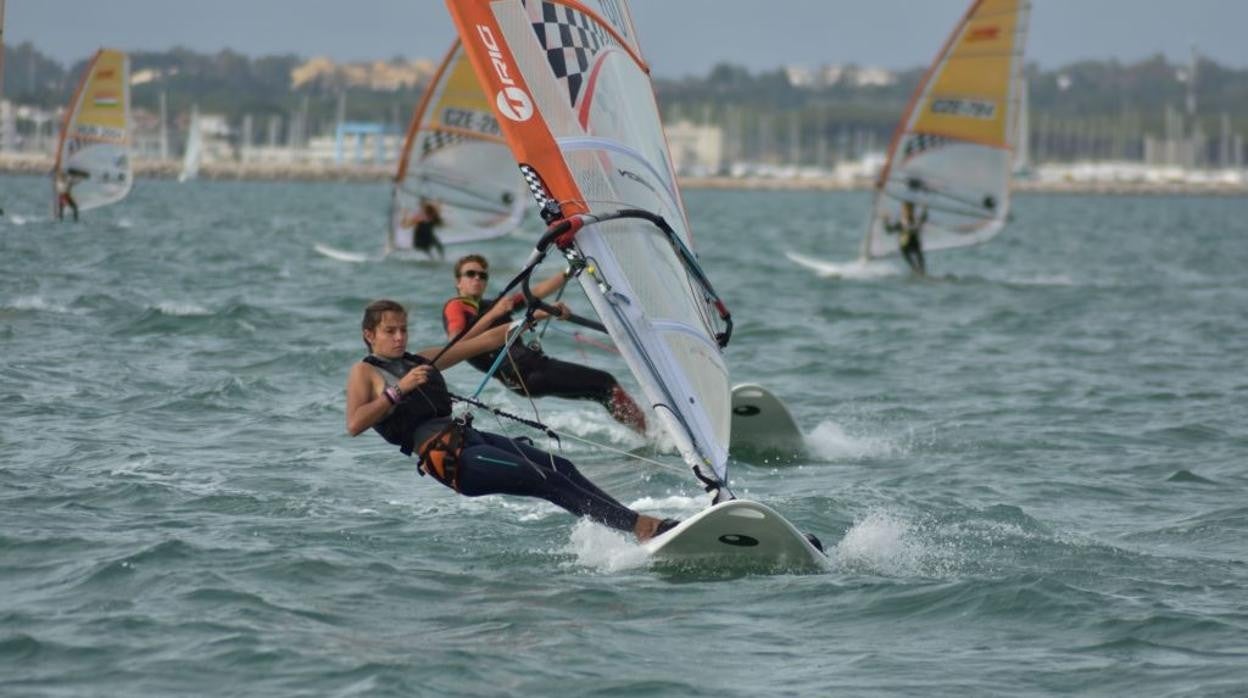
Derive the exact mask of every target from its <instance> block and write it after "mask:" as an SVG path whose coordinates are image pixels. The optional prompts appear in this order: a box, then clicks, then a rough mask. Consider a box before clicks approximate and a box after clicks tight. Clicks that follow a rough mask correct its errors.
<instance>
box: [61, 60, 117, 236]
mask: <svg viewBox="0 0 1248 698" xmlns="http://www.w3.org/2000/svg"><path fill="white" fill-rule="evenodd" d="M130 124H131V122H130V59H129V57H128V56H127V55H126V54H124V53H122V52H120V51H114V50H110V49H100V50H99V51H98V52H96V54H95V56H94V57H93V58H92V59H91V61H90V63H88V64H87V69H86V72H85V73H84V74H83V76H82V79H81V81H80V82H79V84H78V89H77V90H76V91H75V92H74V96H73V99H72V100H71V101H70V104H69V109H68V110H67V112H66V114H65V121H64V122H63V124H62V125H61V138H60V141H59V142H58V143H57V148H56V161H55V165H54V167H53V171H54V172H60V171H64V172H66V173H68V174H69V175H70V176H71V177H73V178H74V179H75V185H74V188H73V196H74V199H75V200H76V201H77V203H78V208H79V210H83V211H85V210H88V209H92V208H97V207H99V206H105V205H107V204H111V203H115V202H117V201H120V200H121V199H123V198H125V196H126V194H128V193H130V187H131V186H132V184H133V181H134V173H133V170H132V168H131V163H130ZM55 197H56V193H55V187H54V188H53V207H54V208H55V206H56V199H55Z"/></svg>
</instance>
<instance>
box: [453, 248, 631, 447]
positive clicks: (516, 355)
mask: <svg viewBox="0 0 1248 698" xmlns="http://www.w3.org/2000/svg"><path fill="white" fill-rule="evenodd" d="M489 268H490V263H489V262H488V261H487V260H486V259H485V257H483V256H481V255H479V254H470V255H467V256H465V257H461V258H460V259H459V260H458V261H456V262H455V269H454V272H455V290H456V291H457V292H458V293H459V295H458V296H456V297H455V298H452V299H450V300H448V301H447V302H446V303H445V304H444V305H443V306H442V326H443V328H444V329H445V330H446V335H447V337H448V338H451V339H454V338H455V337H456V336H458V335H459V334H460V333H461V332H463V331H464V328H466V327H468V326H469V325H470V324H472V321H473V319H474V318H476V316H477V315H478V314H482V316H481V320H480V321H479V322H477V323H476V324H475V325H472V329H470V330H468V332H467V334H465V335H464V339H468V338H471V337H475V336H477V335H478V334H480V333H482V332H485V331H487V330H489V329H490V328H492V327H498V326H499V325H505V324H507V323H508V322H510V321H511V312H512V311H513V310H515V309H517V308H522V307H524V303H525V301H524V295H523V294H519V293H517V294H514V295H512V296H508V297H506V298H503V299H502V300H500V301H498V302H497V303H493V302H490V301H487V300H485V288H486V285H487V284H488V283H489V279H490V273H489ZM566 282H567V278H566V277H564V275H563V274H555V275H554V276H551V277H550V278H549V279H546V280H544V281H542V282H540V283H538V284H536V285H535V286H534V287H533V295H534V296H536V297H538V298H544V297H546V296H548V295H550V294H552V293H554V292H555V291H557V290H559V288H561V287H562V286H563V284H564V283H566ZM497 356H498V353H497V352H488V353H486V354H481V355H479V356H476V357H474V358H472V359H470V360H469V362H470V363H471V364H472V365H473V366H474V367H476V368H477V369H478V370H480V371H481V372H483V373H484V372H486V371H489V370H490V367H491V366H492V365H493V364H494V359H495V358H496V357H497ZM494 377H495V378H497V379H498V380H500V381H502V383H503V385H506V386H507V388H508V389H510V390H512V391H513V392H516V393H518V394H520V395H526V396H528V397H546V396H554V397H562V398H567V399H569V400H593V401H594V402H597V403H598V404H600V405H602V406H603V407H605V408H607V411H608V412H610V413H611V416H612V417H613V418H615V420H616V421H617V422H620V423H621V424H623V425H625V426H627V427H629V428H630V429H632V430H634V431H636V432H638V433H640V434H644V433H645V432H646V418H645V415H643V414H642V411H641V408H639V407H638V406H637V403H636V402H634V401H633V399H632V398H631V397H629V395H628V393H627V392H625V391H624V388H622V387H620V384H619V382H618V381H616V380H615V377H614V376H612V375H611V374H610V373H607V372H606V371H600V370H598V369H596V368H590V367H589V366H582V365H580V364H574V363H570V362H567V361H560V360H558V359H552V358H550V357H549V356H547V355H546V353H545V352H543V351H542V349H541V347H540V346H526V345H524V344H522V343H521V342H516V343H514V344H512V346H511V349H510V351H509V352H508V357H507V359H505V360H504V361H503V363H502V365H501V366H499V369H498V371H497V372H495V374H494Z"/></svg>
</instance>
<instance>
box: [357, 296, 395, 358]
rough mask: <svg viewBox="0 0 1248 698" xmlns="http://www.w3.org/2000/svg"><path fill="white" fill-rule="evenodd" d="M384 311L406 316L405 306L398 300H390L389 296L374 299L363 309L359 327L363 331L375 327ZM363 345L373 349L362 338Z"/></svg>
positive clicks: (379, 322)
mask: <svg viewBox="0 0 1248 698" xmlns="http://www.w3.org/2000/svg"><path fill="white" fill-rule="evenodd" d="M386 313H398V314H399V315H402V316H403V317H407V308H404V307H403V305H402V304H401V303H399V302H398V301H392V300H390V299H389V298H382V299H381V300H375V301H373V302H372V303H369V304H368V307H367V308H365V309H364V320H363V321H361V322H360V329H361V330H363V331H364V332H367V331H369V330H375V329H377V326H378V325H380V324H381V316H382V315H385V314H386ZM364 346H366V347H368V350H369V351H372V350H373V345H371V344H369V343H368V340H367V339H365V340H364Z"/></svg>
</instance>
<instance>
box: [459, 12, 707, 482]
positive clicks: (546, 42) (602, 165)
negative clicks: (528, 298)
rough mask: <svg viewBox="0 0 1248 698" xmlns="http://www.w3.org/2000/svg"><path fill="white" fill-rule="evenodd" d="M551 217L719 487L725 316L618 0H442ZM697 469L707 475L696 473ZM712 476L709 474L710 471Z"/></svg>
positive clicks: (664, 407) (674, 433) (621, 343)
mask: <svg viewBox="0 0 1248 698" xmlns="http://www.w3.org/2000/svg"><path fill="white" fill-rule="evenodd" d="M447 5H448V7H449V8H450V10H451V15H452V17H453V18H454V20H455V24H456V26H457V28H458V31H459V37H460V41H461V42H462V43H463V45H464V50H465V52H466V53H467V54H468V57H469V59H470V60H471V61H472V65H473V67H474V68H475V69H476V73H477V76H478V78H479V79H480V80H481V84H482V86H483V87H484V88H485V94H486V95H487V97H488V99H489V100H490V102H491V104H492V106H493V109H494V112H495V114H496V115H497V116H498V121H499V123H500V125H501V126H502V131H503V133H504V134H505V135H506V137H507V142H508V143H509V144H510V146H511V151H512V153H513V155H514V158H515V160H516V161H517V162H518V163H519V164H520V169H521V171H522V172H523V173H524V176H525V179H526V181H527V182H528V183H529V187H530V189H531V191H532V193H533V196H534V198H535V199H536V200H537V202H538V204H539V206H540V207H541V209H542V212H543V216H544V217H545V218H547V222H552V221H562V222H564V223H568V224H571V223H573V222H575V225H576V226H583V227H580V228H576V227H575V226H573V227H572V228H571V229H570V230H574V231H576V232H575V233H574V234H573V233H571V232H570V233H569V235H574V236H573V237H570V238H564V239H563V240H562V241H561V242H560V244H561V246H564V247H565V250H564V252H565V256H567V257H568V259H569V260H571V261H573V262H576V261H578V260H579V261H580V262H581V263H582V264H583V266H582V267H581V273H580V274H579V279H580V282H581V286H582V288H583V289H584V290H585V294H586V296H587V297H588V298H589V300H590V303H591V304H592V305H593V307H594V310H595V311H596V312H597V314H598V317H599V318H600V319H601V320H602V323H603V325H605V326H606V329H607V331H608V332H609V333H610V335H611V338H612V339H613V340H614V342H615V345H616V346H617V347H618V348H619V350H620V354H621V356H622V357H623V359H624V361H625V362H626V363H627V364H628V366H629V368H630V370H631V371H632V373H633V375H634V376H635V377H636V379H637V382H638V384H639V385H640V386H641V389H642V391H643V392H644V394H645V396H646V400H645V402H646V403H647V404H648V405H650V406H651V407H652V409H653V414H654V415H655V416H656V417H657V420H658V422H659V423H660V424H662V425H663V427H664V428H665V430H666V431H667V433H668V435H670V436H671V438H672V439H673V441H674V442H675V443H676V445H677V447H678V448H679V450H680V452H681V454H682V456H683V457H684V460H685V462H686V463H687V464H688V465H690V466H691V467H693V468H695V470H696V472H697V473H698V474H699V475H700V476H703V477H705V478H708V479H710V480H714V481H716V485H717V487H716V489H720V490H721V491H722V490H723V489H724V487H718V485H724V486H726V483H727V453H728V440H729V428H730V416H731V412H730V410H731V401H730V392H731V391H730V387H729V382H728V369H727V365H726V363H725V361H724V358H723V355H722V353H721V344H723V343H726V341H727V335H728V334H729V333H730V326H729V331H721V330H722V327H720V326H718V325H717V323H721V322H725V321H727V322H730V320H728V318H727V311H726V310H725V309H724V308H723V306H722V303H719V302H718V298H717V297H716V296H715V295H714V291H713V290H712V289H711V288H710V285H709V282H708V281H707V279H706V276H705V274H703V273H702V270H701V269H700V268H699V266H698V264H697V261H696V258H694V256H693V254H692V252H691V247H692V237H691V235H690V233H689V222H688V220H687V218H686V216H685V207H684V204H683V202H682V201H681V197H680V191H679V189H678V187H677V184H676V173H675V171H674V170H673V168H672V160H671V157H670V154H669V152H668V147H667V142H666V140H665V138H664V135H663V128H662V124H661V122H660V120H659V111H658V107H657V105H656V103H655V99H654V89H653V86H652V85H651V82H650V76H649V68H648V67H647V65H646V63H645V62H644V61H643V60H642V58H641V50H640V47H639V45H638V42H637V33H636V30H635V28H634V26H633V22H632V18H631V16H630V14H629V11H628V7H627V4H626V3H625V2H624V0H497V1H493V0H447ZM717 310H718V313H719V315H718V317H717V316H716V312H717ZM704 482H705V480H704ZM708 486H710V485H708Z"/></svg>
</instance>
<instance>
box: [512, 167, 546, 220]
mask: <svg viewBox="0 0 1248 698" xmlns="http://www.w3.org/2000/svg"><path fill="white" fill-rule="evenodd" d="M520 174H522V175H524V182H525V184H527V185H529V192H531V193H532V194H533V200H534V201H536V202H537V209H538V210H539V211H544V210H546V205H547V204H548V203H552V202H553V201H554V200H553V199H551V198H550V192H548V191H547V190H546V183H545V182H543V181H542V176H541V175H539V174H538V173H537V170H535V169H533V168H532V167H530V166H528V165H520Z"/></svg>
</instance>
